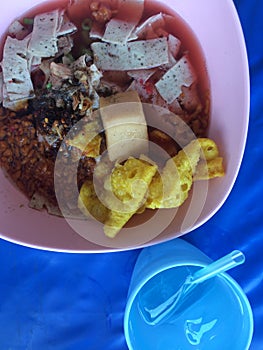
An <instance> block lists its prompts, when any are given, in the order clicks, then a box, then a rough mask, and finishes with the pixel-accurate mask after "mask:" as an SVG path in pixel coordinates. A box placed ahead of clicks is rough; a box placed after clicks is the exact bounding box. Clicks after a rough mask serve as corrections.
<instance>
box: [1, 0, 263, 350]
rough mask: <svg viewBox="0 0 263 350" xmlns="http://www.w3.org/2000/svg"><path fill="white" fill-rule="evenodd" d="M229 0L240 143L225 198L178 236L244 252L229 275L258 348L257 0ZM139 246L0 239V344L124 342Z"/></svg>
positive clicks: (211, 250) (6, 348)
mask: <svg viewBox="0 0 263 350" xmlns="http://www.w3.org/2000/svg"><path fill="white" fill-rule="evenodd" d="M212 1H213V0H212ZM222 1H223V0H222ZM234 2H235V5H236V7H237V10H238V13H239V15H240V19H241V23H242V26H243V30H244V34H245V38H246V42H247V49H248V56H249V64H250V74H251V115H250V125H249V133H248V140H247V146H246V150H245V155H244V159H243V162H242V166H241V170H240V173H239V176H238V178H237V181H236V183H235V186H234V188H233V190H232V192H231V194H230V196H229V198H228V199H227V201H226V203H225V204H224V205H223V207H222V208H221V209H220V211H219V212H218V213H217V214H216V215H215V216H214V217H213V218H212V219H211V220H210V221H209V222H207V223H206V224H205V225H203V226H202V227H201V228H199V229H197V230H195V231H194V232H192V233H190V234H188V235H186V236H184V239H186V240H187V241H189V242H191V243H193V244H194V245H196V246H197V247H199V248H200V249H201V250H203V251H204V252H205V253H206V254H207V255H208V256H210V257H211V258H212V259H216V258H218V257H220V256H222V255H223V254H225V253H227V252H229V251H230V250H231V249H240V250H242V251H243V252H244V253H245V255H246V258H247V259H246V263H245V264H244V265H242V266H240V267H238V268H237V269H234V270H231V271H230V274H231V275H232V276H233V277H234V278H235V279H236V280H237V282H238V283H239V284H240V285H241V286H242V288H243V289H244V291H245V293H246V294H247V296H248V298H249V300H250V303H251V305H252V308H253V313H254V322H255V330H254V337H253V340H252V344H251V350H262V349H263V335H262V331H263V298H262V281H263V254H262V247H263V223H262V215H263V210H262V208H263V206H262V200H263V177H262V173H261V171H262V163H263V162H262V161H263V156H262V154H263V152H262V146H261V141H262V133H263V117H262V113H263V96H262V89H263V88H262V86H263V46H262V33H263V20H262V16H263V1H258V0H235V1H234ZM208 30H209V28H208ZM222 30H224V28H223V24H222ZM207 232H209V235H207V234H206V233H207ZM139 252H140V251H139V250H135V251H127V252H120V253H106V254H100V255H98V254H95V255H88V254H84V255H81V254H79V255H72V254H64V253H54V252H46V251H38V250H34V249H30V248H25V247H21V246H18V245H15V244H12V243H9V242H6V241H3V240H0V258H1V264H0V350H20V349H21V350H51V349H52V350H53V349H56V350H76V349H77V350H88V349H91V350H125V349H127V346H126V343H125V339H124V334H123V325H122V324H123V315H124V308H125V303H126V296H127V291H128V286H129V282H130V278H131V274H132V270H133V267H134V264H135V262H136V258H137V256H138V254H139ZM164 350H165V349H164ZM240 350H242V349H240Z"/></svg>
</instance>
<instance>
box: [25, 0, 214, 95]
mask: <svg viewBox="0 0 263 350" xmlns="http://www.w3.org/2000/svg"><path fill="white" fill-rule="evenodd" d="M72 2H73V4H72V5H70V6H69V7H68V11H67V14H68V16H69V18H70V20H71V21H72V22H73V23H74V24H75V25H76V26H77V27H78V28H79V29H80V28H81V23H82V22H83V20H84V19H86V18H87V17H90V16H91V11H90V3H91V2H92V1H91V0H78V1H76V2H74V1H72ZM101 2H102V3H103V4H106V5H107V4H109V5H110V6H111V7H112V8H116V4H117V1H116V0H104V1H101ZM68 4H69V1H68V0H56V1H47V2H45V3H43V4H40V5H37V6H35V7H33V8H32V9H31V10H29V11H27V12H26V13H25V14H23V15H22V16H21V17H20V19H21V20H23V18H33V17H34V16H35V15H37V14H39V13H44V12H47V11H51V10H54V9H56V8H66V7H67V6H68ZM134 6H136V3H135V4H134ZM160 12H162V13H166V14H169V15H171V16H173V18H172V19H167V22H166V24H167V30H168V32H169V33H171V34H173V35H174V36H175V37H177V38H179V39H180V40H181V42H182V51H188V52H189V57H190V58H191V62H192V64H193V66H194V68H195V71H196V73H197V76H198V80H199V85H200V92H201V95H204V94H206V93H207V91H208V90H209V79H208V75H207V70H206V64H205V59H204V56H203V52H202V48H201V46H200V44H199V42H198V39H197V38H196V36H195V34H194V32H193V31H192V29H191V28H190V27H189V25H188V24H187V23H186V22H185V21H184V20H183V18H182V17H180V16H179V14H177V13H176V9H175V10H172V9H171V8H169V7H168V6H166V5H165V4H164V3H161V2H157V1H153V0H145V5H144V13H143V17H142V21H143V20H144V19H146V18H148V17H150V16H152V15H154V14H157V13H160ZM127 18H129V14H127ZM80 44H81V38H80V36H79V35H78V34H77V35H76V36H75V45H76V46H78V45H80Z"/></svg>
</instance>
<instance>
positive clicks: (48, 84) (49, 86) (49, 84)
mask: <svg viewBox="0 0 263 350" xmlns="http://www.w3.org/2000/svg"><path fill="white" fill-rule="evenodd" d="M46 88H47V89H48V90H50V89H51V88H52V84H51V83H50V82H49V83H47V85H46Z"/></svg>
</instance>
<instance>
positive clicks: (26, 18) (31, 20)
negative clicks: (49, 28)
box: [23, 17, 34, 25]
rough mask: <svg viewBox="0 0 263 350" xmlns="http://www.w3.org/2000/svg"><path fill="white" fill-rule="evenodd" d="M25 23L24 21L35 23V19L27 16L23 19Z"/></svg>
mask: <svg viewBox="0 0 263 350" xmlns="http://www.w3.org/2000/svg"><path fill="white" fill-rule="evenodd" d="M23 23H24V24H29V25H31V24H34V19H33V18H28V17H25V18H24V19H23Z"/></svg>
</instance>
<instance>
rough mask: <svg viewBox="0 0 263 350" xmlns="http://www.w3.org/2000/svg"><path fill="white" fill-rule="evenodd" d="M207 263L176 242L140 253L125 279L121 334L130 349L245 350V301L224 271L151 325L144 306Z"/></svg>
mask: <svg viewBox="0 0 263 350" xmlns="http://www.w3.org/2000/svg"><path fill="white" fill-rule="evenodd" d="M209 263H211V259H210V258H208V257H207V256H206V255H205V254H204V253H202V252H201V251H200V250H199V249H197V248H196V247H194V246H193V245H191V244H189V243H187V242H186V241H184V240H182V239H178V238H177V239H175V240H172V241H169V242H166V243H162V244H159V245H155V246H152V247H148V248H145V249H143V250H142V252H141V253H140V255H139V257H138V259H137V262H136V264H135V267H134V271H133V274H132V278H131V283H130V288H129V293H128V299H127V305H126V310H125V316H124V332H125V337H126V341H127V345H128V347H129V349H130V350H131V349H133V350H148V349H149V350H188V349H189V350H193V349H196V350H197V349H198V350H201V349H202V350H218V349H224V350H247V349H248V348H249V346H250V343H251V340H252V336H253V329H254V325H253V314H252V310H251V306H250V304H249V301H248V299H247V297H246V295H245V293H244V292H243V290H242V289H241V287H240V286H239V285H238V284H237V282H236V281H235V280H234V279H233V278H231V277H230V276H229V275H228V274H226V273H220V274H219V275H218V276H216V277H214V278H212V279H210V280H208V281H206V282H204V283H202V285H200V287H197V288H196V289H195V292H194V293H193V294H192V295H191V298H190V299H189V300H188V301H187V302H188V305H187V306H186V307H184V308H183V309H182V310H181V312H180V313H179V314H176V315H174V316H171V317H170V318H169V319H168V320H166V321H165V322H164V323H161V324H156V325H151V324H149V323H147V321H146V319H145V317H144V309H143V308H144V307H147V308H149V309H151V308H152V309H153V308H155V307H156V306H158V305H159V304H160V303H162V302H163V301H165V300H167V299H168V298H169V297H170V296H171V295H172V294H173V293H174V292H176V291H177V290H178V288H179V287H180V285H181V284H182V283H183V282H184V280H185V278H186V276H187V275H189V274H190V273H193V272H195V271H196V270H197V269H199V268H201V267H203V266H205V265H207V264H209Z"/></svg>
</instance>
